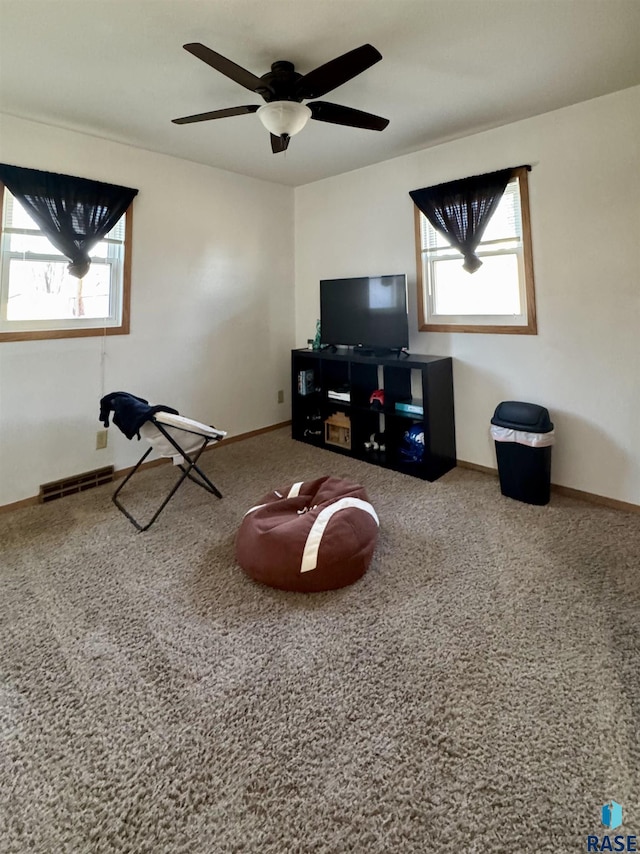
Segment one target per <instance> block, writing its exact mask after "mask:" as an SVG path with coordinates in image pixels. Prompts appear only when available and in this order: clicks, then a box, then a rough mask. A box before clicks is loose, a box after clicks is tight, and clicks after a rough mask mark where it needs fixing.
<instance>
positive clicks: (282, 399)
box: [278, 389, 284, 403]
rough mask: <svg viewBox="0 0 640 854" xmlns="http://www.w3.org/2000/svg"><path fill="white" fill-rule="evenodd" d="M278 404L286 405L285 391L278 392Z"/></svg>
mask: <svg viewBox="0 0 640 854" xmlns="http://www.w3.org/2000/svg"><path fill="white" fill-rule="evenodd" d="M278 403H284V390H283V389H280V390H279V392H278Z"/></svg>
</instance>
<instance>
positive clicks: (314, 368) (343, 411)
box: [291, 348, 456, 481]
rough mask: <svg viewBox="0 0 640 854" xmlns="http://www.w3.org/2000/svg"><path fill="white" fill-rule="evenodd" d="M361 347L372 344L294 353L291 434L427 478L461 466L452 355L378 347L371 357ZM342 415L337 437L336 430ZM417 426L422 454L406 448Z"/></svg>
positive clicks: (338, 452) (307, 441)
mask: <svg viewBox="0 0 640 854" xmlns="http://www.w3.org/2000/svg"><path fill="white" fill-rule="evenodd" d="M363 349H368V348H354V349H352V350H343V349H340V350H338V351H337V352H335V353H334V352H331V351H330V350H329V349H325V350H306V349H305V350H293V351H292V354H291V369H292V370H291V435H292V437H293V438H294V439H297V440H299V441H301V442H305V443H306V444H310V445H314V446H315V447H317V448H325V449H326V450H330V451H332V452H334V453H336V454H342V455H346V456H350V457H353V458H354V459H358V460H365V461H366V462H369V463H371V464H373V465H377V466H381V467H383V468H388V469H392V470H394V471H398V472H402V473H404V474H409V475H412V476H413V477H418V478H421V479H423V480H429V481H433V480H437V479H438V478H439V477H441V476H442V475H443V474H445V473H446V472H448V471H449V470H450V469H452V468H454V467H455V465H456V440H455V422H454V411H453V362H452V359H451V358H450V357H442V356H424V355H421V354H416V353H412V354H409V353H406V352H405V351H403V350H400V351H396V352H392V353H391V354H389V355H383V356H381V355H377V354H376V353H375V351H374V350H373V348H371V353H372V355H368V356H367V355H364V353H363ZM401 356H402V358H401ZM378 389H383V390H384V403H382V405H381V402H380V400H379V399H378V398H376V399H374V401H373V405H372V401H371V396H372V394H373V392H374V391H377V390H378ZM329 392H331V393H332V394H331V396H329ZM412 392H413V393H415V395H416V398H412ZM396 404H401V405H400V406H397V405H396ZM336 417H337V418H336ZM337 421H340V425H341V433H340V441H339V442H337V441H336V440H335V435H334V434H335V432H336V429H337V428H336V424H337ZM416 425H417V429H418V430H419V431H420V432H421V433H423V435H424V452H423V454H422V457H421V458H420V459H416V458H415V456H411V455H410V454H407V453H406V442H405V433H406V432H407V431H408V430H409V429H410V428H412V427H414V426H416ZM381 433H383V434H384V437H383V440H382V441H380V438H381V437H380V435H379V434H381ZM373 434H377V436H376V441H375V445H374V443H373V442H372V438H371V437H372V435H373ZM382 445H384V450H382V449H381V448H380V446H382Z"/></svg>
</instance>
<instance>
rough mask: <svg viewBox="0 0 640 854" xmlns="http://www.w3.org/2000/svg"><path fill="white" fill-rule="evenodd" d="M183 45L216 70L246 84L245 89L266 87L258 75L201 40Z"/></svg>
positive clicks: (256, 90)
mask: <svg viewBox="0 0 640 854" xmlns="http://www.w3.org/2000/svg"><path fill="white" fill-rule="evenodd" d="M182 46H183V48H184V49H185V50H188V51H189V53H191V54H193V55H194V56H195V57H197V58H198V59H201V60H202V61H203V62H206V63H207V65H210V66H211V67H212V68H215V70H216V71H219V72H220V73H221V74H224V75H225V76H226V77H230V78H231V80H233V81H234V82H235V83H239V84H240V85H241V86H244V87H245V89H249V90H251V92H258V91H259V90H260V89H264V88H265V85H264V82H263V81H262V80H261V79H260V78H259V77H256V75H255V74H252V73H251V72H250V71H247V70H246V68H242V67H241V66H240V65H236V63H235V62H231V60H230V59H227V58H226V57H225V56H222V55H221V54H219V53H216V52H215V50H211V48H209V47H206V46H205V45H203V44H200V42H190V43H189V44H185V45H182Z"/></svg>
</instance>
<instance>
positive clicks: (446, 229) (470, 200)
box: [409, 167, 517, 273]
mask: <svg viewBox="0 0 640 854" xmlns="http://www.w3.org/2000/svg"><path fill="white" fill-rule="evenodd" d="M516 168H517V167H516ZM515 171H516V170H515V169H513V168H510V169H501V170H500V171H499V172H489V173H487V174H485V175H473V176H472V177H471V178H462V179H460V180H458V181H448V182H447V183H446V184H437V185H436V186H435V187H424V188H423V189H422V190H411V192H410V193H409V195H410V196H411V198H412V199H413V201H414V202H415V204H416V206H417V207H418V209H419V210H420V211H422V213H423V214H424V215H425V216H426V218H427V219H428V220H429V222H430V223H431V225H432V226H433V227H434V228H435V229H436V230H437V231H439V232H440V233H441V234H443V235H444V236H445V237H446V238H447V240H448V241H449V243H450V244H451V245H452V246H454V247H455V248H456V249H459V250H460V252H461V253H462V254H463V255H464V263H463V265H462V266H463V267H464V269H465V270H466V271H467V272H468V273H475V271H476V270H477V269H478V268H479V267H481V266H482V261H481V260H480V259H479V258H478V256H477V255H476V249H477V248H478V246H479V244H480V241H481V240H482V235H483V234H484V230H485V228H486V227H487V224H488V222H489V220H490V219H491V216H492V215H493V213H494V211H495V209H496V208H497V206H498V203H499V202H500V199H501V198H502V194H503V193H504V190H505V187H506V186H507V183H508V182H509V180H510V179H511V177H512V176H513V175H514V173H515Z"/></svg>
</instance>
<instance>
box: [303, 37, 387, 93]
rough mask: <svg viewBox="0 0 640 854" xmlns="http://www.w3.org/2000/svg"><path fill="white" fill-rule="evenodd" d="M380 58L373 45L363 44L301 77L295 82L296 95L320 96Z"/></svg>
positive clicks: (380, 55) (364, 69)
mask: <svg viewBox="0 0 640 854" xmlns="http://www.w3.org/2000/svg"><path fill="white" fill-rule="evenodd" d="M381 59H382V54H381V53H380V52H379V51H377V50H376V49H375V47H373V45H370V44H363V45H361V47H356V48H354V50H350V51H349V52H348V53H345V54H343V55H342V56H338V57H336V59H332V60H331V61H330V62H326V63H325V64H324V65H320V66H318V68H316V69H314V70H313V71H310V72H309V73H308V74H305V75H304V77H301V78H300V80H298V82H297V83H296V89H295V91H296V95H297V96H299V97H301V98H320V97H321V96H322V95H326V94H327V92H330V91H331V90H332V89H335V88H337V87H338V86H342V84H343V83H346V82H347V80H351V78H352V77H356V75H358V74H361V73H362V72H363V71H366V70H367V68H370V67H371V66H372V65H374V64H375V63H376V62H378V61H379V60H381Z"/></svg>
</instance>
